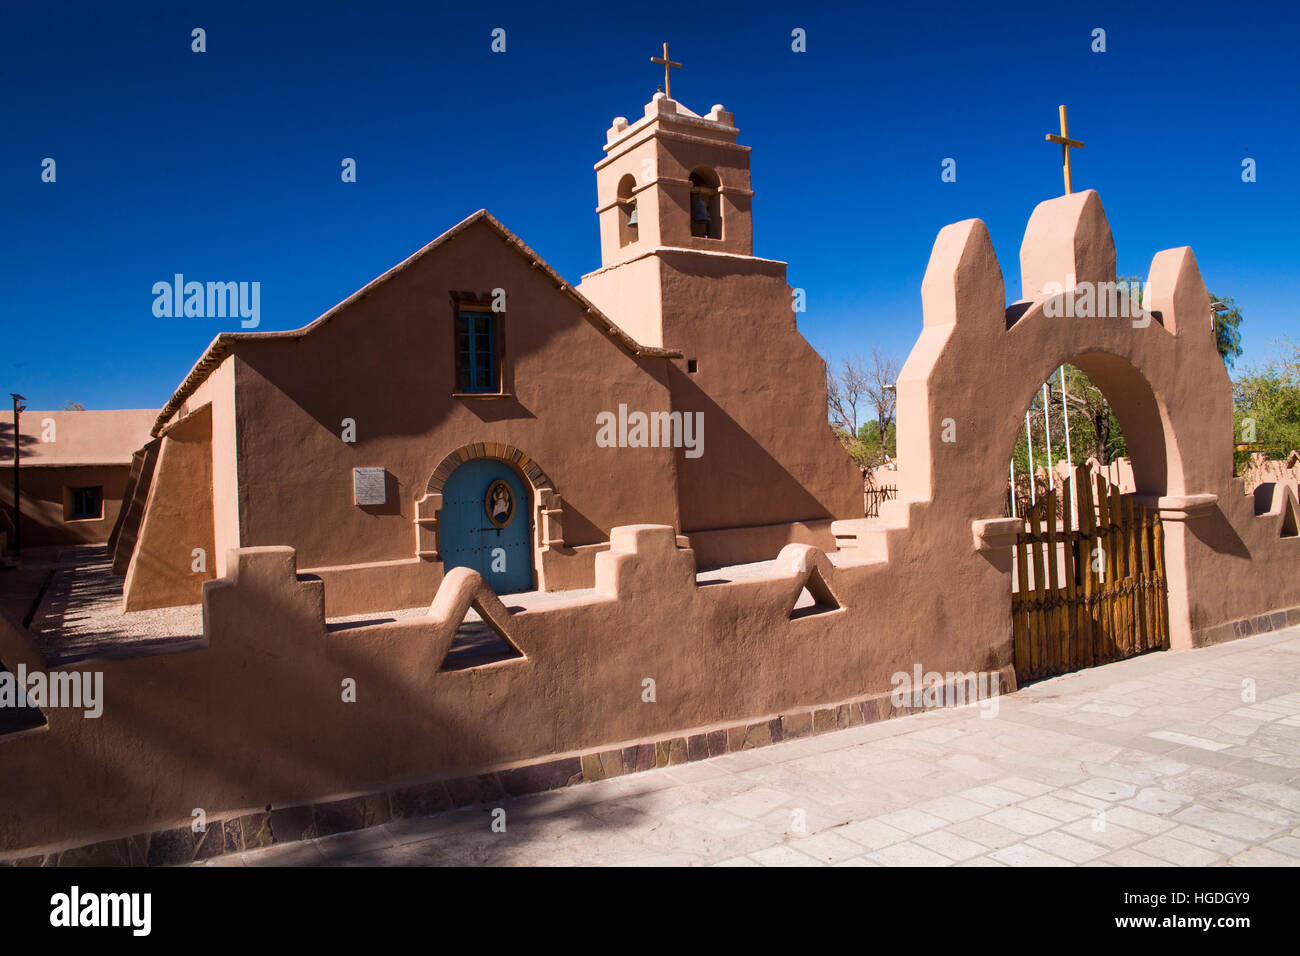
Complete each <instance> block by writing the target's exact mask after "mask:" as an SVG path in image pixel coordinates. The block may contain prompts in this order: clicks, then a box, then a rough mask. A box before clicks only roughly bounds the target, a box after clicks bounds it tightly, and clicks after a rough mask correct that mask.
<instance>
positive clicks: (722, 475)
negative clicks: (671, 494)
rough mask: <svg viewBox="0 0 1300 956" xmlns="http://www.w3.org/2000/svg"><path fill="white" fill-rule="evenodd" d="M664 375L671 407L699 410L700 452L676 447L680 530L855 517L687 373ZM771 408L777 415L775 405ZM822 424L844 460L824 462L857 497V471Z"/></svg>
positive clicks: (672, 370)
mask: <svg viewBox="0 0 1300 956" xmlns="http://www.w3.org/2000/svg"><path fill="white" fill-rule="evenodd" d="M669 376H670V381H671V385H672V393H673V395H674V396H677V397H678V402H677V405H676V406H675V407H674V409H673V410H674V411H681V412H682V413H683V414H689V413H694V412H703V414H704V443H703V447H704V453H703V454H702V455H701V456H700V457H699V458H686V457H685V454H684V452H678V457H677V464H678V473H679V475H680V479H679V491H678V497H679V503H680V508H681V522H682V532H683V533H684V534H689V533H690V532H692V531H711V530H714V529H716V528H728V527H746V526H750V525H763V524H778V523H781V522H787V521H815V520H823V519H827V518H852V517H857V515H856V514H834V513H832V511H831V510H830V507H829V506H828V505H827V504H826V503H824V502H822V501H819V500H818V499H817V498H816V497H815V496H814V495H813V494H812V493H811V492H809V491H808V489H807V488H806V487H805V486H804V485H803V484H802V483H801V482H800V481H799V479H798V478H796V477H795V476H794V475H792V474H791V473H790V472H789V470H787V469H786V467H785V466H784V465H782V464H781V462H779V461H778V460H777V459H775V458H773V457H772V456H771V455H770V454H769V453H768V451H767V449H765V448H764V447H763V446H762V445H761V444H759V443H758V442H757V441H756V440H755V439H754V438H753V436H752V435H751V434H750V432H749V431H748V430H747V429H746V428H745V427H744V426H743V425H741V424H740V423H739V422H737V421H736V420H735V419H734V418H732V417H731V415H729V414H728V413H727V412H726V410H724V409H723V408H722V407H721V406H720V405H718V404H717V403H716V402H715V401H713V399H712V398H711V397H710V396H709V394H708V393H707V392H705V391H704V390H703V389H701V388H700V387H699V386H697V385H696V384H695V383H694V382H693V381H692V380H691V378H690V376H689V374H687V373H686V372H683V371H682V370H681V369H680V368H677V367H676V366H672V367H671V368H670V370H669ZM796 398H797V396H796ZM774 411H776V413H777V414H779V409H775V410H774ZM825 428H826V437H827V440H828V441H830V442H834V443H835V444H834V449H833V450H834V451H835V452H837V453H839V455H840V457H842V459H843V462H841V461H839V460H837V459H835V458H833V457H831V456H830V455H828V457H827V459H826V461H825V463H824V464H825V466H826V467H827V468H834V467H841V465H843V466H844V467H846V469H847V471H846V474H847V481H848V482H849V484H848V488H849V489H850V490H851V491H852V494H853V496H854V498H855V499H856V500H858V501H860V500H861V490H860V486H861V479H860V476H859V473H858V470H857V468H856V466H854V465H853V463H852V459H850V458H849V457H848V456H847V455H846V454H844V453H843V450H842V449H841V448H840V445H839V442H838V441H836V439H835V437H834V434H833V433H832V432H831V428H830V425H829V424H826V425H825ZM769 557H770V555H769Z"/></svg>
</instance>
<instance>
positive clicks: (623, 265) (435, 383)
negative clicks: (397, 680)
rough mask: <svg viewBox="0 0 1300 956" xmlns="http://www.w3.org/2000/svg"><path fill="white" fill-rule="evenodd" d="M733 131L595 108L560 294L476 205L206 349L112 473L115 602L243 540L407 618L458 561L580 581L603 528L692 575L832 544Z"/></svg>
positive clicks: (818, 381) (821, 411)
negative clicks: (641, 541)
mask: <svg viewBox="0 0 1300 956" xmlns="http://www.w3.org/2000/svg"><path fill="white" fill-rule="evenodd" d="M737 135H738V131H737V129H736V125H735V120H734V117H733V116H732V114H730V113H728V112H727V111H725V110H724V109H723V108H722V107H721V106H714V107H713V109H712V110H710V111H709V112H708V113H707V114H705V115H702V116H701V115H698V114H696V113H694V112H692V111H691V110H689V109H687V108H686V107H685V106H683V105H682V104H681V103H678V102H677V101H675V100H673V99H671V98H669V96H667V95H665V94H663V93H659V94H657V95H656V96H655V97H654V99H653V100H652V101H651V102H650V103H649V104H647V106H646V108H645V115H644V116H643V117H641V118H639V119H638V120H637V121H636V122H632V123H629V122H628V121H627V120H626V119H625V118H623V117H618V118H616V119H615V120H614V122H613V125H611V127H610V128H609V130H608V132H607V134H606V143H605V147H604V151H605V156H604V158H603V159H602V160H601V161H600V162H598V163H597V164H596V167H595V170H596V190H597V197H598V205H597V216H598V218H599V223H600V248H601V266H600V268H599V269H597V270H596V271H594V272H592V273H590V274H588V275H586V276H584V277H583V280H582V282H581V283H580V284H579V285H577V286H573V285H570V284H569V283H568V282H567V281H565V280H564V279H563V278H561V277H560V276H559V275H557V274H556V273H555V271H554V270H552V269H551V268H550V267H549V266H548V265H547V264H546V263H545V262H544V261H543V260H542V259H541V258H540V257H539V256H538V255H537V253H535V252H533V250H532V249H530V248H529V247H528V246H527V245H525V244H524V243H523V242H522V241H521V240H520V239H519V238H517V237H516V236H515V235H513V234H512V233H511V232H510V231H509V230H508V229H507V228H506V227H505V226H503V225H502V224H501V223H500V222H498V221H497V220H496V219H495V218H493V217H492V216H491V215H490V214H488V213H487V212H486V211H479V212H477V213H475V214H474V215H472V216H470V217H469V218H468V219H466V220H464V221H463V222H461V223H459V224H458V225H456V226H455V227H453V228H452V229H450V230H449V231H447V232H446V233H444V234H443V235H441V236H440V237H438V238H437V239H435V240H434V241H433V242H431V243H429V244H428V245H427V246H425V247H424V248H422V249H420V250H419V251H418V252H416V253H415V254H414V255H412V256H411V257H410V258H408V259H406V260H405V261H404V262H401V263H399V264H398V265H396V266H394V267H393V268H392V269H390V270H389V271H388V272H386V273H384V274H383V275H381V276H380V277H379V278H377V279H375V280H374V281H372V282H371V283H369V284H368V285H366V286H365V287H364V288H362V289H360V290H359V291H357V292H356V293H355V294H353V295H352V296H351V297H349V298H348V299H347V300H345V301H344V302H342V303H340V304H339V305H337V306H335V307H334V308H333V309H331V310H330V311H328V312H327V313H325V314H324V315H322V316H321V317H320V318H318V319H316V320H315V321H314V322H312V323H311V324H309V325H307V326H304V327H303V328H300V329H297V330H295V331H291V332H233V333H223V334H221V335H219V336H217V338H216V339H215V340H214V341H213V342H212V344H211V345H210V346H209V347H208V349H207V350H206V351H205V352H204V354H203V355H202V356H201V357H200V359H199V361H198V362H197V364H195V366H194V368H193V369H192V370H191V371H190V373H189V374H188V375H187V376H186V378H185V380H184V381H183V382H182V383H181V385H180V387H179V388H178V389H177V390H176V393H175V394H174V395H173V396H172V397H171V399H170V400H169V401H168V402H167V404H166V406H165V407H164V408H163V409H162V411H161V413H160V414H159V416H158V419H157V422H156V423H155V425H154V427H153V429H152V433H151V440H150V441H149V443H148V444H146V445H145V446H144V447H143V448H142V449H140V450H139V451H138V452H137V453H136V454H135V456H134V460H133V462H132V467H131V473H130V477H129V479H128V487H127V489H126V492H125V496H124V505H123V508H122V511H121V516H120V519H119V520H118V522H117V526H116V527H115V528H114V530H113V535H112V538H111V539H110V542H109V547H110V551H111V552H112V553H113V558H114V569H115V570H116V571H117V572H118V573H125V575H126V582H125V610H128V611H131V610H140V609H145V608H155V607H167V606H175V605H184V604H196V603H198V602H199V600H200V593H201V587H202V583H203V582H204V581H205V580H210V579H212V578H214V577H217V576H221V575H223V574H224V573H225V572H226V561H227V551H228V550H229V549H231V548H240V547H251V546H258V545H288V546H291V547H293V548H294V549H295V550H296V551H297V555H298V566H299V568H301V569H302V571H303V573H305V574H311V575H315V576H317V577H319V578H320V579H322V580H324V582H325V595H326V601H327V612H328V613H329V614H331V615H346V614H353V613H363V612H370V611H380V610H387V609H396V608H404V607H415V606H422V605H427V604H428V603H429V601H430V600H431V599H432V597H433V595H434V593H435V591H436V589H437V587H438V584H439V582H440V581H441V580H442V577H443V575H444V574H445V573H446V572H447V571H448V570H450V569H452V568H455V567H462V566H465V567H470V568H473V569H475V570H477V571H479V572H480V573H481V574H482V575H483V577H484V579H485V580H486V581H487V583H488V584H489V586H491V587H492V588H493V590H495V591H496V592H497V593H500V594H509V593H514V592H521V591H530V590H544V591H563V590H572V589H580V588H590V587H592V586H593V582H594V576H595V570H594V566H595V556H596V555H597V554H598V553H599V552H601V551H604V550H607V549H608V548H609V538H610V530H611V529H612V528H614V527H615V526H618V525H629V524H637V523H653V524H662V525H670V526H672V527H673V528H675V529H676V530H677V532H678V534H679V535H680V536H683V537H684V538H686V539H688V541H689V546H690V547H691V548H693V549H694V551H695V554H696V556H697V559H698V562H699V565H700V566H701V567H710V566H725V565H730V564H736V563H744V562H752V561H760V560H766V559H770V558H774V557H775V556H776V555H777V554H778V552H779V551H780V550H781V548H782V547H783V546H785V545H786V544H789V543H792V542H796V543H806V544H813V545H816V546H818V547H820V548H822V549H824V550H833V549H834V538H833V537H832V534H831V530H830V523H831V521H832V520H833V519H839V518H859V517H861V514H862V496H861V490H862V484H861V478H860V475H859V472H858V470H857V468H856V466H855V465H854V464H853V462H852V460H851V459H850V458H849V456H848V455H847V453H846V452H845V451H844V450H843V449H842V448H841V447H840V445H839V442H838V441H837V440H836V439H835V437H834V435H833V434H832V432H831V430H830V428H829V426H828V425H827V418H826V370H825V365H824V363H823V361H822V360H821V358H820V357H819V356H818V355H817V353H816V352H815V351H814V350H813V349H812V348H811V347H810V346H809V345H808V343H807V342H806V341H805V340H804V338H803V337H802V336H801V335H800V333H799V331H798V329H797V327H796V323H795V312H794V310H793V308H792V299H793V294H792V290H791V289H790V287H789V286H788V285H787V284H786V265H785V263H783V262H779V261H776V260H772V259H763V258H759V257H757V256H755V255H754V240H753V218H752V212H751V206H752V201H753V196H754V193H753V191H752V189H751V188H750V170H749V152H750V150H749V147H747V146H743V145H740V144H739V143H738V142H737ZM611 423H616V424H611ZM684 543H685V542H683V544H684ZM507 603H508V602H507Z"/></svg>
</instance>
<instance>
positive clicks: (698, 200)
mask: <svg viewBox="0 0 1300 956" xmlns="http://www.w3.org/2000/svg"><path fill="white" fill-rule="evenodd" d="M709 221H710V220H709V204H708V203H707V202H705V201H704V193H696V194H695V209H694V211H693V212H692V213H691V222H705V223H707V222H709Z"/></svg>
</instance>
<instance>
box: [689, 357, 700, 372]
mask: <svg viewBox="0 0 1300 956" xmlns="http://www.w3.org/2000/svg"><path fill="white" fill-rule="evenodd" d="M699 370H700V363H699V361H698V360H696V359H687V360H686V371H688V372H690V373H691V374H692V375H694V374H695V373H696V372H698V371H699Z"/></svg>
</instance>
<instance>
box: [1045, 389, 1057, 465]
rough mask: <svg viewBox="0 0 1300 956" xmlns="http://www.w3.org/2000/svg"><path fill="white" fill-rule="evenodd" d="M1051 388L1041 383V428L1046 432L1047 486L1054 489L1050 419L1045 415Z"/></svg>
mask: <svg viewBox="0 0 1300 956" xmlns="http://www.w3.org/2000/svg"><path fill="white" fill-rule="evenodd" d="M1051 394H1052V393H1051V389H1050V388H1049V387H1048V385H1047V382H1044V383H1043V429H1044V431H1045V432H1046V433H1047V434H1046V436H1045V437H1044V439H1043V441H1044V443H1045V444H1046V445H1047V487H1048V488H1049V489H1050V490H1053V491H1055V490H1056V476H1055V475H1054V474H1053V469H1052V420H1051V419H1050V418H1048V417H1047V404H1048V402H1050V401H1051Z"/></svg>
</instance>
